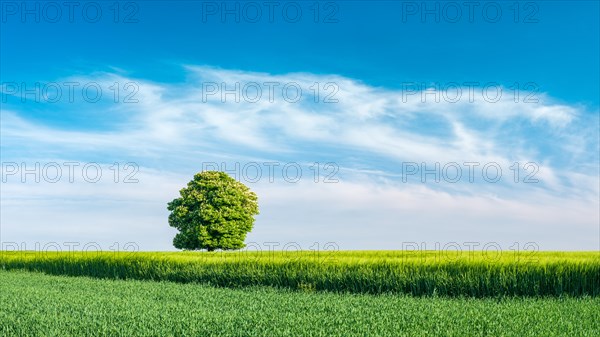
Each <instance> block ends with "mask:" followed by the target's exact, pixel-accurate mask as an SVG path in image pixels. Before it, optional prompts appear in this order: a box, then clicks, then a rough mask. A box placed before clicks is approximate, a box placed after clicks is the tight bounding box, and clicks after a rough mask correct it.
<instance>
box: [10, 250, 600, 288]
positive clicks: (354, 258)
mask: <svg viewBox="0 0 600 337" xmlns="http://www.w3.org/2000/svg"><path fill="white" fill-rule="evenodd" d="M471 254H472V255H465V254H464V253H463V254H459V253H452V252H443V254H440V252H435V251H430V252H421V253H419V252H417V253H415V252H403V251H380V252H378V251H374V252H364V251H362V252H361V251H354V252H345V251H342V252H319V253H315V252H272V251H265V252H243V251H242V252H173V253H159V252H157V253H149V252H148V253H146V252H144V253H108V252H105V253H99V252H98V253H97V252H88V253H84V252H62V253H57V252H3V253H0V269H27V270H31V271H43V272H47V273H51V274H59V275H73V276H92V277H99V278H117V279H139V280H158V281H175V282H194V283H207V284H212V285H217V286H224V287H246V286H272V287H278V288H291V289H300V290H303V291H308V292H310V291H317V292H319V291H333V292H352V293H369V294H382V293H405V294H412V295H419V296H420V295H426V296H430V295H434V294H436V295H439V296H448V297H455V296H469V297H499V296H506V295H508V296H562V295H569V296H586V295H589V296H600V258H599V257H600V253H598V252H577V253H567V252H539V253H537V254H535V255H534V256H532V255H531V254H530V253H527V254H524V253H507V254H504V255H502V256H496V257H493V259H490V258H488V256H487V255H485V254H486V252H471Z"/></svg>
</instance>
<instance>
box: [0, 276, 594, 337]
mask: <svg viewBox="0 0 600 337" xmlns="http://www.w3.org/2000/svg"><path fill="white" fill-rule="evenodd" d="M0 289H1V291H0V303H2V305H1V306H0V335H2V336H19V337H21V336H598V331H600V311H599V310H598V308H600V298H599V297H587V296H586V297H579V298H572V297H561V298H528V297H525V298H523V297H510V298H509V297H505V298H481V299H478V298H466V297H414V296H408V295H392V294H387V295H367V294H339V293H330V292H322V293H318V292H312V293H311V292H301V291H292V290H286V289H274V288H271V287H248V288H241V289H227V288H217V287H211V286H207V285H199V284H179V283H174V282H151V281H135V280H130V281H123V280H99V279H93V278H87V277H66V276H51V275H44V274H42V273H31V272H23V271H0Z"/></svg>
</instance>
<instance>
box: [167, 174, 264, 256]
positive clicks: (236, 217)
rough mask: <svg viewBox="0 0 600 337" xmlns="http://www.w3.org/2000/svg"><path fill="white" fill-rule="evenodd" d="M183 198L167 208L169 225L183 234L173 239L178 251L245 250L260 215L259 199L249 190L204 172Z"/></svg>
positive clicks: (192, 182)
mask: <svg viewBox="0 0 600 337" xmlns="http://www.w3.org/2000/svg"><path fill="white" fill-rule="evenodd" d="M179 194H180V195H181V197H179V198H177V199H174V200H173V201H171V202H170V203H169V204H168V206H167V209H168V210H169V211H171V214H170V215H169V225H170V226H171V227H175V228H177V229H178V230H179V233H178V234H177V235H176V236H175V238H174V239H173V245H174V246H175V248H179V249H186V250H196V249H206V250H208V251H213V250H216V249H223V250H231V249H240V248H244V247H245V244H244V240H245V239H246V235H247V234H248V233H249V232H250V231H251V230H252V226H253V224H254V216H255V215H257V214H258V199H257V197H256V194H254V193H253V192H252V191H250V189H249V188H248V187H246V186H245V185H244V184H242V183H240V182H239V181H236V180H235V179H233V178H231V177H230V176H228V175H227V174H226V173H224V172H218V171H204V172H201V173H198V174H196V175H195V176H194V179H193V180H192V181H190V182H189V183H188V185H187V187H186V188H183V189H182V190H181V191H179Z"/></svg>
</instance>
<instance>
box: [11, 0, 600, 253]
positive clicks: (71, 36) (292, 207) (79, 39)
mask: <svg viewBox="0 0 600 337" xmlns="http://www.w3.org/2000/svg"><path fill="white" fill-rule="evenodd" d="M57 3H58V6H59V7H58V10H59V11H60V14H61V16H60V17H58V16H57V15H56V13H57V12H56V8H50V7H45V6H47V5H46V3H44V2H28V4H27V6H29V7H28V8H23V7H22V6H23V5H22V3H21V2H10V1H9V2H2V8H1V9H2V18H1V20H2V21H1V25H0V29H1V31H0V38H1V42H0V43H1V48H0V74H1V75H0V76H1V82H2V101H1V102H2V103H1V112H2V115H1V118H2V120H1V121H2V125H1V131H2V135H1V140H2V144H1V151H2V158H1V160H2V163H3V166H2V170H3V178H5V179H3V181H2V193H1V195H2V214H1V215H0V217H1V218H0V219H1V223H0V225H1V227H0V235H1V237H0V241H3V242H25V243H27V245H29V246H32V245H33V244H34V243H35V242H40V243H41V244H42V245H44V243H48V242H59V243H62V242H67V241H68V242H81V243H82V244H84V243H88V242H98V243H99V244H100V245H101V246H102V247H104V248H105V249H108V247H110V246H111V243H113V242H119V243H121V244H123V243H126V242H136V243H137V244H138V246H139V247H140V249H142V250H165V249H171V240H172V237H173V235H174V232H173V229H171V228H169V227H168V225H167V221H166V216H167V214H168V213H167V211H166V203H167V202H168V201H170V200H171V199H173V198H174V197H176V196H177V191H178V190H179V189H180V188H181V187H183V186H184V185H185V183H186V182H187V181H188V180H189V179H191V177H192V176H193V174H194V173H196V172H198V171H200V170H201V169H202V168H203V165H207V163H208V164H210V163H217V164H220V163H223V162H225V163H227V165H228V166H227V167H228V168H232V167H235V163H236V162H238V163H240V166H241V167H244V165H246V166H247V167H248V169H249V170H252V169H253V167H254V166H253V165H254V164H249V163H258V164H260V165H259V166H260V167H261V168H262V173H263V175H264V174H267V172H268V166H266V165H264V164H265V163H278V164H279V166H274V175H275V177H274V181H273V182H271V181H269V180H268V179H266V178H264V177H263V178H262V179H259V181H257V182H253V181H248V179H246V181H244V179H242V181H243V182H244V183H247V184H248V185H249V186H250V187H251V188H252V189H253V190H256V191H257V193H258V195H259V201H260V203H261V215H259V217H258V218H257V222H256V224H255V229H254V231H253V232H252V233H251V234H250V236H249V237H248V240H249V241H253V242H258V243H261V244H262V243H264V242H280V243H281V245H284V244H286V243H289V242H298V243H299V244H300V246H301V247H303V248H305V249H308V247H310V246H311V245H312V244H313V243H314V242H318V243H320V244H321V245H323V244H325V243H327V242H335V243H336V244H337V245H338V246H339V247H340V249H400V248H401V247H402V243H403V242H419V243H420V242H426V243H427V244H428V247H430V248H433V245H434V243H436V242H439V243H441V245H442V246H443V245H444V244H447V243H451V242H458V243H464V242H480V243H481V245H482V246H483V245H484V244H486V243H490V242H498V243H499V244H500V245H501V247H503V249H509V247H510V246H511V245H512V244H513V243H514V242H517V243H520V244H521V245H523V244H526V243H528V242H534V243H536V245H537V246H538V247H539V248H540V249H542V250H549V249H569V250H580V249H587V250H591V249H598V248H600V224H599V222H600V218H599V216H600V215H599V213H598V208H599V205H598V204H599V202H600V200H599V191H598V190H599V183H600V181H599V176H598V173H599V171H598V169H599V155H598V152H599V140H598V137H599V127H600V126H599V120H598V119H599V92H600V87H599V83H600V77H599V76H600V68H599V67H600V65H599V64H600V62H599V60H600V54H599V52H600V49H599V40H600V37H599V32H600V27H599V21H600V19H599V11H600V8H599V3H598V2H597V1H574V2H566V1H537V2H528V1H521V2H475V7H473V8H472V10H473V12H472V13H471V14H472V16H471V17H469V8H467V7H465V5H464V4H463V3H462V2H458V3H456V2H452V3H450V5H449V3H448V2H435V1H432V2H427V4H424V3H423V2H407V1H396V2H393V1H375V2H365V1H340V2H328V1H321V2H316V1H302V2H277V1H276V2H274V3H273V6H274V7H273V12H272V17H269V7H267V6H266V5H265V4H264V3H263V2H251V3H250V4H249V3H248V2H235V1H230V2H226V3H224V2H220V1H219V2H206V1H172V2H166V1H141V2H128V1H122V2H115V1H102V2H81V6H80V7H77V8H75V9H74V10H73V13H72V20H71V19H70V18H69V16H68V14H69V13H68V7H66V5H65V4H64V3H63V2H57ZM36 6H38V7H36ZM84 6H87V7H86V8H88V10H89V11H88V12H86V13H87V14H85V13H83V12H82V11H81V8H83V7H84ZM223 6H227V8H224V7H223ZM236 6H237V7H236ZM423 6H428V7H427V8H424V7H423ZM37 8H39V12H38V13H39V21H40V22H36V14H31V13H30V14H27V12H26V9H30V10H33V11H34V12H35V11H36V10H37ZM90 8H91V9H90ZM95 8H100V9H101V11H102V14H101V15H99V16H98V22H89V21H94V17H95V16H96V14H95V12H94V10H95ZM236 8H239V14H238V15H239V20H237V18H236V14H226V13H225V12H224V10H226V9H230V10H234V12H235V10H236ZM283 8H287V10H288V11H287V12H284V11H283ZM484 8H485V9H486V10H485V11H484V10H483V9H484ZM256 9H258V10H260V11H261V16H260V17H258V16H256V13H257V12H256ZM298 9H300V11H301V13H302V14H301V15H300V16H298V17H296V18H295V16H296V14H295V13H296V11H297V10H298ZM426 9H430V10H434V13H433V14H426V13H425V12H424V10H426ZM457 9H458V10H459V11H460V14H461V15H460V16H457V13H458V12H457V11H456V10H457ZM498 9H499V10H500V12H498V11H497V10H498ZM436 10H438V13H437V14H436V13H435V11H436ZM90 13H91V14H90ZM117 13H118V16H116V14H117ZM285 13H287V16H286V14H285ZM424 13H425V14H424ZM317 14H318V15H317ZM86 15H87V16H86ZM223 15H224V16H223ZM436 15H439V17H436ZM54 18H57V19H56V20H55V19H54ZM436 19H437V21H439V22H436ZM52 21H57V22H52ZM70 21H72V22H70ZM115 21H116V22H115ZM124 21H131V22H124ZM236 21H239V22H236ZM252 21H256V22H252ZM293 21H297V22H293ZM272 82H273V83H277V88H276V89H274V90H275V91H274V92H273V93H274V94H273V101H270V100H269V99H268V98H267V93H268V90H269V88H268V87H266V86H265V85H264V83H272ZM36 83H39V84H40V91H42V92H40V93H38V96H36V94H33V93H30V94H28V95H27V94H25V93H24V91H23V87H22V85H23V84H24V85H25V88H27V89H30V90H34V91H33V92H35V84H36ZM66 83H76V84H78V86H77V87H76V89H74V90H75V91H74V95H75V96H74V99H73V101H72V102H71V101H70V100H69V99H68V89H66V88H67V87H66ZM115 83H117V86H116V87H114V86H113V85H114V84H115ZM221 83H225V85H226V88H229V89H232V88H235V85H236V83H238V84H239V85H240V87H241V88H242V89H243V88H247V89H248V90H249V91H246V92H245V94H241V95H238V96H241V99H240V102H236V101H235V98H234V97H233V95H229V96H227V95H226V96H225V102H223V101H222V99H221V88H219V87H218V86H219V85H220V84H221ZM469 83H471V84H469ZM473 83H477V84H473ZM49 84H52V85H50V86H49ZM89 84H94V86H99V87H100V88H101V89H102V95H101V96H100V97H98V100H97V101H96V100H95V99H93V101H94V102H90V101H91V100H90V99H89V96H86V97H87V99H82V98H81V97H82V96H81V88H82V87H83V86H85V85H89ZM215 84H216V86H213V85H215ZM253 84H259V87H260V90H261V92H262V94H263V95H262V96H260V98H259V99H258V100H256V101H253V100H252V99H251V98H248V97H254V96H253V93H255V91H253V90H256V87H253V86H252V85H253ZM292 84H293V85H294V86H295V87H299V88H300V89H301V90H302V95H301V96H300V97H299V98H298V100H297V101H296V100H295V99H290V97H289V96H283V93H282V91H281V88H282V87H285V86H286V85H288V86H289V85H292ZM53 85H55V86H53ZM315 85H316V86H315ZM56 86H58V87H60V88H61V93H62V96H60V97H58V96H56V93H57V91H56ZM486 86H487V88H488V89H489V88H491V89H492V90H491V91H484V89H483V88H484V87H486ZM295 87H292V89H294V88H295ZM317 87H318V89H319V94H318V95H317V94H316V91H315V90H316V88H317ZM44 88H46V89H47V91H46V92H45V93H46V94H49V95H50V96H48V97H46V96H44V92H43V89H44ZM117 88H118V89H117ZM471 89H472V90H473V99H472V100H471V99H470V98H469V93H470V91H469V90H471ZM488 89H486V90H488ZM210 90H217V92H214V94H213V93H212V92H210ZM294 90H295V89H294ZM457 90H460V91H461V92H462V95H460V96H459V98H457V99H456V100H453V99H452V98H453V97H455V93H457V92H458V91H457ZM497 90H501V94H500V96H495V94H494V93H495V92H497ZM115 92H118V93H119V96H118V98H116V96H115ZM484 92H485V93H484ZM290 93H291V94H292V95H293V93H294V91H293V90H292V91H286V94H290ZM516 93H518V96H516ZM53 95H54V96H53ZM127 95H130V96H127ZM244 95H246V96H244ZM92 96H93V94H92ZM52 97H54V99H53V98H52ZM457 97H458V96H457ZM436 98H439V101H436ZM115 100H116V102H115ZM66 162H69V163H70V162H75V163H78V164H79V166H77V167H78V168H81V167H83V166H84V165H86V164H88V163H98V165H100V167H101V171H102V172H103V176H102V178H101V179H100V180H99V181H98V182H96V183H90V182H88V181H85V180H84V179H81V177H80V176H76V178H75V179H74V181H73V182H70V181H68V179H67V178H65V177H64V176H63V178H62V179H59V181H57V182H55V183H54V182H48V181H47V180H48V179H47V177H43V176H42V179H41V181H40V182H39V183H38V182H36V181H35V180H34V176H33V175H30V176H25V178H28V179H25V180H26V181H24V182H23V181H22V180H23V179H21V176H20V173H21V172H17V173H14V172H13V173H7V170H8V172H12V171H11V170H13V169H14V165H13V164H14V163H17V164H18V165H19V168H18V169H19V170H21V169H22V167H21V166H20V165H21V164H22V163H26V164H27V165H29V166H27V167H35V163H40V166H41V167H44V165H48V163H58V164H60V165H59V166H61V167H62V168H63V171H64V170H65V165H64V163H66ZM115 162H116V163H119V167H118V168H115V167H114V166H112V165H114V163H115ZM315 162H318V163H319V164H318V165H316V166H315V165H314V164H313V163H315ZM466 162H469V163H477V165H476V166H475V169H474V170H475V171H474V174H477V175H476V176H475V177H476V178H475V179H474V181H473V182H471V181H469V180H468V177H467V173H468V172H469V171H468V167H467V166H465V164H464V163H466ZM515 162H517V163H519V164H518V165H517V166H519V176H518V179H517V180H518V181H519V182H518V183H516V182H515V180H514V179H515V174H516V173H515V171H516V170H515V167H514V166H512V165H513V164H514V163H515ZM127 163H134V165H133V164H132V165H131V166H130V167H129V169H125V164H127ZM292 163H293V165H292ZM296 163H297V165H298V166H296ZM328 163H331V164H328ZM413 163H416V164H417V168H418V171H417V172H411V171H410V170H411V169H415V166H414V165H413ZM421 163H426V168H429V169H434V168H435V167H436V166H435V163H439V165H440V168H439V169H438V170H437V171H438V172H441V171H442V169H443V168H444V167H446V168H447V169H448V170H449V171H444V172H446V173H447V176H446V178H447V179H443V178H444V177H442V179H440V182H436V181H435V176H434V175H433V174H430V175H429V176H425V178H426V181H425V182H423V181H422V179H421V172H422V167H421V166H420V165H421ZM454 163H456V164H458V165H459V166H460V167H461V169H462V173H463V176H462V178H461V179H459V180H458V181H456V182H454V181H452V179H449V178H448V175H450V176H452V175H451V174H450V173H448V172H454V171H452V170H454V169H455V165H454ZM527 163H532V164H530V165H529V166H527V167H525V165H526V164H527ZM286 164H287V166H286ZM486 164H489V165H487V166H486ZM492 164H493V165H492ZM311 165H312V166H311ZM111 166H112V169H111ZM292 166H293V167H292ZM484 166H485V167H488V166H492V169H493V170H494V169H495V167H496V166H498V167H500V168H501V170H502V176H501V179H500V180H499V181H497V182H496V181H495V182H490V181H487V180H485V179H483V178H482V175H481V168H482V167H484ZM275 167H276V168H275ZM283 167H286V168H289V167H292V168H291V170H295V169H297V167H300V168H301V170H302V173H303V175H302V177H301V178H299V180H298V181H297V182H290V181H289V180H294V179H287V180H286V179H284V178H283V177H282V170H280V168H283ZM316 167H318V168H319V174H318V175H317V180H318V182H315V181H314V175H315V170H316ZM511 167H512V169H511ZM115 171H117V172H119V174H120V175H119V177H118V179H117V180H118V181H119V182H118V183H115V182H114V181H113V178H115V176H114V173H115ZM40 172H41V171H40ZM290 172H291V171H290ZM129 173H132V174H133V175H132V176H130V178H131V177H133V179H137V182H136V183H131V184H126V183H123V179H125V177H126V176H127V174H129ZM528 173H531V174H532V175H531V177H530V178H532V179H530V181H529V182H528V183H525V182H523V180H524V179H526V176H527V174H528ZM238 174H239V173H238ZM328 176H329V177H330V178H331V179H329V180H327V181H328V182H324V181H323V180H325V179H327V177H328ZM486 177H487V176H486ZM44 178H46V179H44ZM246 178H247V177H246ZM288 178H289V177H288ZM487 178H489V177H487ZM536 179H537V180H536ZM250 180H252V179H250ZM333 180H335V182H333ZM488 180H490V179H488ZM491 180H493V179H491ZM534 180H536V181H537V182H533V181H534Z"/></svg>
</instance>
